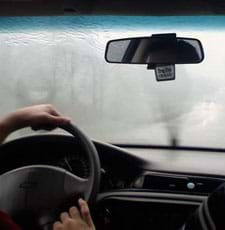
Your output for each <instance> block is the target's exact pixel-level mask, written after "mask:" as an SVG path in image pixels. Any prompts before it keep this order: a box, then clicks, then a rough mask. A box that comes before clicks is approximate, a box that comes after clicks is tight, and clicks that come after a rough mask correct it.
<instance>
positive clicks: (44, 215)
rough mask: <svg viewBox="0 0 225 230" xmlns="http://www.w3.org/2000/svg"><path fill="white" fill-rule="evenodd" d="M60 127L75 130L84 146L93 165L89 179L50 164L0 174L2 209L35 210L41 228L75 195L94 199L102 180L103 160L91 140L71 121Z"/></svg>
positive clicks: (13, 211) (11, 212)
mask: <svg viewBox="0 0 225 230" xmlns="http://www.w3.org/2000/svg"><path fill="white" fill-rule="evenodd" d="M59 128H62V129H64V130H65V131H67V132H69V133H70V134H72V135H73V136H74V137H75V139H76V141H78V143H79V144H80V146H81V148H83V149H84V151H85V153H86V155H87V160H88V161H89V167H90V173H89V177H88V178H87V179H84V178H81V177H78V176H76V175H74V174H72V173H70V172H69V171H67V170H65V169H62V168H60V167H55V166H48V165H29V166H25V167H21V168H16V169H13V170H11V171H8V172H6V173H4V174H2V175H1V176H0V210H2V211H4V212H6V213H8V214H9V215H11V216H17V215H18V214H19V215H21V213H28V214H29V215H30V214H32V216H34V217H35V222H36V224H37V225H38V226H39V227H40V229H51V225H52V223H53V222H54V221H55V220H56V218H57V217H58V216H56V210H58V208H59V207H60V206H61V205H62V204H63V203H64V202H65V201H66V200H68V198H71V197H73V196H74V195H77V196H79V195H81V196H83V198H84V199H85V200H86V201H88V202H89V203H93V202H94V201H95V198H96V195H97V192H98V187H99V183H100V161H99V157H98V153H97V151H96V149H95V146H94V144H93V143H92V141H91V140H90V139H89V138H88V137H87V136H86V135H85V134H84V133H83V132H82V131H81V130H79V129H78V128H77V127H76V126H74V125H72V124H69V125H66V126H62V127H59ZM17 141H18V140H17ZM12 143H13V142H11V143H10V142H8V143H7V144H12ZM76 143H77V142H76ZM9 157H10V156H9ZM11 159H13V156H11ZM70 205H74V204H70Z"/></svg>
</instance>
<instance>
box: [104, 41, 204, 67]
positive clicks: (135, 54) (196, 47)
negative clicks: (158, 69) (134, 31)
mask: <svg viewBox="0 0 225 230" xmlns="http://www.w3.org/2000/svg"><path fill="white" fill-rule="evenodd" d="M105 59H106V61H107V62H110V63H127V64H191V63H200V62H202V61H203V59H204V53H203V48H202V45H201V42H200V41H199V40H197V39H192V38H170V37H139V38H126V39H119V40H112V41H109V42H108V44H107V46H106V52H105Z"/></svg>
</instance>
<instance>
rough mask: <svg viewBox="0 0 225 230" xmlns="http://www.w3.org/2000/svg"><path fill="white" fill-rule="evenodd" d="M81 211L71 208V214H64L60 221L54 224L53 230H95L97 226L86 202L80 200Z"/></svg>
mask: <svg viewBox="0 0 225 230" xmlns="http://www.w3.org/2000/svg"><path fill="white" fill-rule="evenodd" d="M78 204H79V207H80V211H79V210H78V209H77V208H76V207H71V208H70V209H69V212H68V213H67V212H63V213H61V215H60V220H61V221H57V222H55V223H54V225H53V230H95V225H94V223H93V220H92V218H91V214H90V211H89V208H88V205H87V203H86V201H84V200H83V199H79V201H78Z"/></svg>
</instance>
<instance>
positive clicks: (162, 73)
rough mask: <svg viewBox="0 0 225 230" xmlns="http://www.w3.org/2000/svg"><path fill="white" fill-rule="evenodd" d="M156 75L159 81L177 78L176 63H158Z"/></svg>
mask: <svg viewBox="0 0 225 230" xmlns="http://www.w3.org/2000/svg"><path fill="white" fill-rule="evenodd" d="M155 75H156V80H157V81H170V80H175V65H157V66H156V67H155Z"/></svg>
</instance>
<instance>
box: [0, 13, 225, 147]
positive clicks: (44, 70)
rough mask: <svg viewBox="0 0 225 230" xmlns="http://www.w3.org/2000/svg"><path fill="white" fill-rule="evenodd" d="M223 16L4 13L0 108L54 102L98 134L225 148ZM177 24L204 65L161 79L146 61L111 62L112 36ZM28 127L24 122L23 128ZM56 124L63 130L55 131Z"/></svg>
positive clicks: (170, 29) (174, 28) (173, 28)
mask: <svg viewBox="0 0 225 230" xmlns="http://www.w3.org/2000/svg"><path fill="white" fill-rule="evenodd" d="M224 20H225V17H224V16H179V17H176V16H170V17H169V16H168V17H157V16H51V17H4V18H3V17H2V18H1V20H0V100H1V110H0V115H4V114H6V113H8V112H10V111H13V110H15V109H16V108H19V107H22V106H27V105H31V104H39V103H51V104H53V105H55V106H56V108H58V109H59V111H61V112H62V113H63V114H65V115H67V116H70V117H71V118H72V120H73V121H74V123H75V124H77V125H78V126H79V127H80V128H81V129H83V130H84V131H86V133H87V134H88V135H89V136H90V137H92V138H95V139H99V140H102V141H107V142H111V143H128V144H157V145H170V144H171V143H170V141H171V139H173V138H176V139H178V140H179V144H180V145H183V146H201V147H225V143H224V134H225V119H224V118H225V101H224V97H225V74H224V72H225V65H224V63H225V45H224V44H225V32H224V28H225V25H224ZM156 33H176V34H177V36H178V37H192V38H197V39H199V40H200V41H201V42H202V44H203V48H204V51H205V60H204V62H203V63H200V64H189V65H176V80H175V81H169V82H157V81H156V80H155V75H154V71H153V70H147V66H145V65H126V64H124V65H119V64H109V63H107V62H106V61H105V60H104V52H105V46H106V43H107V41H108V40H111V39H118V38H126V37H137V36H151V35H152V34H156ZM27 132H30V131H27V130H25V131H19V132H17V133H16V134H15V135H16V136H20V135H23V134H26V133H27ZM57 132H58V131H57Z"/></svg>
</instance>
